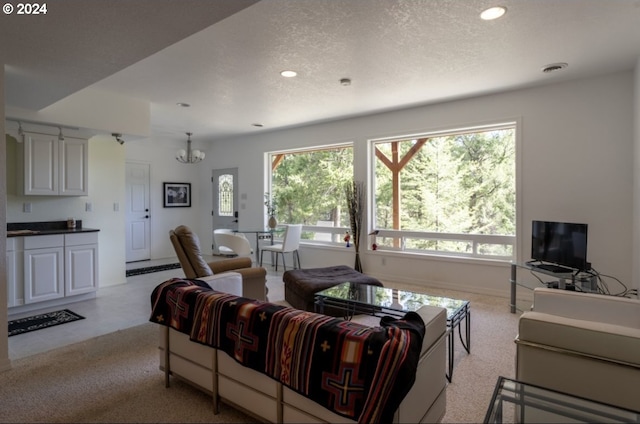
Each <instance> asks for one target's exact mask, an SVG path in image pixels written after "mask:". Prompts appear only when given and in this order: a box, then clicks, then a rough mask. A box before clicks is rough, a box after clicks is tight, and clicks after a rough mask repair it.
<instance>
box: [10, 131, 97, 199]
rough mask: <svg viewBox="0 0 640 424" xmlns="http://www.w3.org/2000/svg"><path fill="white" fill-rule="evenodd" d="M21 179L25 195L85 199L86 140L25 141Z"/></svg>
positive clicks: (39, 137) (40, 137)
mask: <svg viewBox="0 0 640 424" xmlns="http://www.w3.org/2000/svg"><path fill="white" fill-rule="evenodd" d="M22 144H23V150H22V155H23V157H22V160H21V165H22V167H21V168H20V171H19V175H18V177H19V179H21V180H22V181H21V186H22V188H23V193H24V194H25V195H39V196H86V195H88V194H89V192H88V174H89V172H88V162H89V154H88V151H89V143H88V141H87V140H84V139H75V138H66V139H64V140H58V137H57V136H44V135H29V136H28V137H25V141H24V143H22Z"/></svg>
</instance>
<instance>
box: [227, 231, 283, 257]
mask: <svg viewBox="0 0 640 424" xmlns="http://www.w3.org/2000/svg"><path fill="white" fill-rule="evenodd" d="M277 231H278V230H277V229H275V228H267V229H240V230H234V231H233V232H234V233H242V234H255V235H256V264H257V263H259V261H260V240H270V242H271V244H273V233H275V232H277Z"/></svg>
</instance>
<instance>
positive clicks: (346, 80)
mask: <svg viewBox="0 0 640 424" xmlns="http://www.w3.org/2000/svg"><path fill="white" fill-rule="evenodd" d="M340 84H341V85H344V86H345V87H346V86H348V85H351V79H350V78H342V79H341V80H340Z"/></svg>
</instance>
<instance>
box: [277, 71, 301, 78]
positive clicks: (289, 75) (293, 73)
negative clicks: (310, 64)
mask: <svg viewBox="0 0 640 424" xmlns="http://www.w3.org/2000/svg"><path fill="white" fill-rule="evenodd" d="M280 75H282V76H283V77H285V78H293V77H295V76H296V75H298V73H297V72H296V71H282V72H280Z"/></svg>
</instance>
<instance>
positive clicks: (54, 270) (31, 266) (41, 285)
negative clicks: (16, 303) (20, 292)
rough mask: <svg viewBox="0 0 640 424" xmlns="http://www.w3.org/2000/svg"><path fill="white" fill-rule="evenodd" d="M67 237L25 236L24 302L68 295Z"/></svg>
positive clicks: (57, 235) (59, 235)
mask: <svg viewBox="0 0 640 424" xmlns="http://www.w3.org/2000/svg"><path fill="white" fill-rule="evenodd" d="M63 255H64V236H63V235H61V234H56V235H49V236H37V237H25V240H24V303H25V304H28V303H35V302H43V301H45V300H51V299H58V298H61V297H64V268H63V266H64V260H63Z"/></svg>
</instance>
